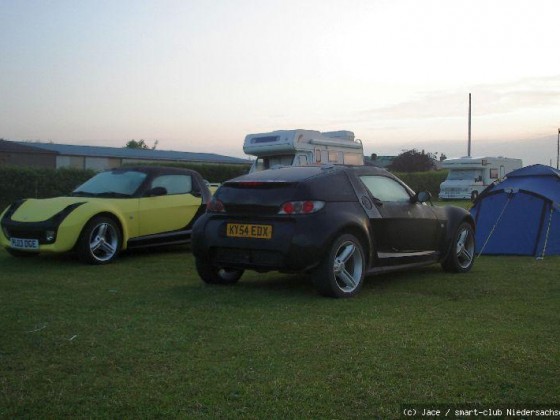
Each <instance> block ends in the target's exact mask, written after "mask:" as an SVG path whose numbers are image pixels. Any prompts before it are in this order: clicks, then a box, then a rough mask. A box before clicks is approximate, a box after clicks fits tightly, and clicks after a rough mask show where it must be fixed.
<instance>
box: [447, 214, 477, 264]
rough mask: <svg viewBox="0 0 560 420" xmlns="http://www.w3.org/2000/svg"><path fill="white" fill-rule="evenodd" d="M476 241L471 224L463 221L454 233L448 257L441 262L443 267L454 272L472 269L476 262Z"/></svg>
mask: <svg viewBox="0 0 560 420" xmlns="http://www.w3.org/2000/svg"><path fill="white" fill-rule="evenodd" d="M474 241H475V239H474V229H473V227H472V226H471V224H470V223H467V222H463V223H461V224H460V225H459V227H458V228H457V230H455V233H454V234H453V238H452V240H451V245H450V248H449V251H448V253H447V257H446V258H445V260H444V261H443V262H442V263H441V266H442V267H443V269H444V270H445V271H449V272H452V273H466V272H468V271H470V270H471V268H472V266H473V264H474V249H475V242H474Z"/></svg>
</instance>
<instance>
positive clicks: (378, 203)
mask: <svg viewBox="0 0 560 420" xmlns="http://www.w3.org/2000/svg"><path fill="white" fill-rule="evenodd" d="M373 202H374V203H375V205H376V206H382V205H383V201H381V200H380V199H379V198H376V197H373Z"/></svg>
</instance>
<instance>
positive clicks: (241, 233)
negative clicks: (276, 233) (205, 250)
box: [226, 223, 272, 239]
mask: <svg viewBox="0 0 560 420" xmlns="http://www.w3.org/2000/svg"><path fill="white" fill-rule="evenodd" d="M226 236H228V237H230V238H256V239H271V238H272V226H271V225H253V224H245V223H228V224H227V226H226Z"/></svg>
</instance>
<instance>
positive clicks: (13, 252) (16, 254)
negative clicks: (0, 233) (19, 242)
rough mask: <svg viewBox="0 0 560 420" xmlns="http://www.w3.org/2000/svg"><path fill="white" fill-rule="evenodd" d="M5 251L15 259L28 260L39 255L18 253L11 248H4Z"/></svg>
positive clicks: (18, 251)
mask: <svg viewBox="0 0 560 420" xmlns="http://www.w3.org/2000/svg"><path fill="white" fill-rule="evenodd" d="M6 251H8V254H10V255H11V256H12V257H16V258H29V257H36V256H37V255H39V253H38V252H27V251H20V250H19V249H13V248H6Z"/></svg>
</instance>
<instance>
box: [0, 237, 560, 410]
mask: <svg viewBox="0 0 560 420" xmlns="http://www.w3.org/2000/svg"><path fill="white" fill-rule="evenodd" d="M559 271H560V258H554V257H549V258H545V259H544V260H543V261H536V260H535V259H533V258H513V257H510V258H505V257H503V258H498V257H494V258H491V257H483V258H480V259H479V260H477V262H476V264H475V267H474V269H473V271H472V272H471V273H469V274H466V275H452V274H447V273H444V272H443V271H441V269H440V268H439V266H434V267H428V268H424V269H419V270H416V271H412V272H406V273H398V274H391V275H384V276H379V277H372V278H369V279H368V280H367V282H366V284H365V286H364V288H363V289H362V291H361V293H360V294H359V295H358V296H357V297H355V298H353V299H347V300H336V299H328V298H323V297H320V296H319V295H318V294H317V293H316V292H315V290H314V289H313V287H312V285H311V283H310V282H309V281H308V280H307V279H306V278H305V277H302V276H288V275H282V274H277V273H271V274H256V273H246V274H245V276H244V277H243V278H242V280H241V282H240V283H239V284H238V285H236V286H232V287H219V286H214V287H212V286H207V285H204V284H203V283H202V282H201V281H200V280H199V279H198V277H197V275H196V272H195V270H194V264H193V258H192V256H191V254H190V253H189V250H188V248H186V247H179V248H170V249H167V250H159V251H155V252H152V253H148V252H142V253H139V252H136V253H131V254H127V255H124V256H122V257H121V258H120V259H119V260H117V261H116V262H115V263H114V264H111V265H107V266H101V267H93V266H85V265H82V264H80V263H78V262H77V261H76V260H74V259H73V258H70V257H42V256H41V257H38V258H31V259H14V258H12V257H10V256H9V255H8V254H7V253H6V252H5V251H3V250H0V319H1V320H2V328H0V418H15V417H18V418H22V417H23V418H44V417H48V418H60V417H70V416H72V417H74V416H76V417H112V418H138V417H164V416H165V417H167V416H169V417H187V418H197V417H200V418H238V417H243V418H266V417H268V418H281V417H286V418H348V417H357V418H375V417H379V418H394V417H398V416H399V407H400V406H401V404H435V403H438V404H459V403H474V402H478V403H484V405H485V407H488V406H492V405H499V404H513V403H516V404H529V403H546V404H551V403H559V402H560V397H559V395H560V381H559V380H558V376H559V373H560V362H559V361H560V322H559V318H560V317H559V315H558V310H559V308H560V284H559V280H558V272H559Z"/></svg>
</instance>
